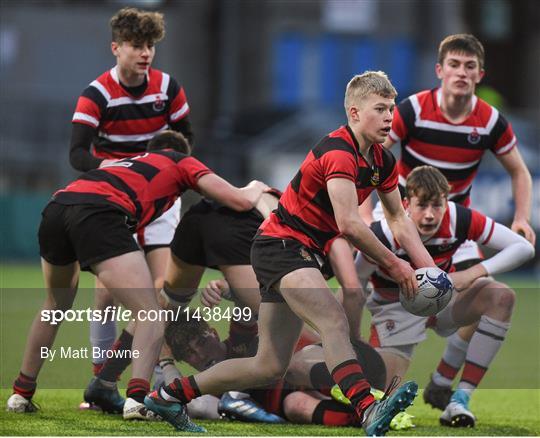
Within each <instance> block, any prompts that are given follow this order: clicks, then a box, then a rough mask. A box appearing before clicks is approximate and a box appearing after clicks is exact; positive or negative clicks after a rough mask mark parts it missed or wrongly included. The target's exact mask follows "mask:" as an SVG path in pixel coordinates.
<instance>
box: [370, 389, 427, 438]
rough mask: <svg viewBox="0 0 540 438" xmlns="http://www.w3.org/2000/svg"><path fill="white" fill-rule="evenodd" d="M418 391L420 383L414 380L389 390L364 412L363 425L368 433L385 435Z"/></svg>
mask: <svg viewBox="0 0 540 438" xmlns="http://www.w3.org/2000/svg"><path fill="white" fill-rule="evenodd" d="M417 392H418V385H417V384H416V383H415V382H412V381H410V382H406V383H404V384H403V385H401V386H400V387H399V388H398V389H396V390H395V391H394V392H393V393H391V394H389V391H388V390H387V394H386V395H385V397H383V398H382V399H381V400H377V401H375V402H374V403H373V404H371V405H370V406H369V407H368V408H367V409H366V411H365V412H364V418H363V421H362V427H363V428H364V430H365V432H366V435H368V436H384V435H385V434H386V432H388V429H389V428H390V422H391V421H392V419H393V418H394V417H395V416H396V415H397V414H398V413H399V412H403V411H404V410H405V409H407V407H409V406H410V405H411V404H412V402H413V401H414V398H415V397H416V393H417Z"/></svg>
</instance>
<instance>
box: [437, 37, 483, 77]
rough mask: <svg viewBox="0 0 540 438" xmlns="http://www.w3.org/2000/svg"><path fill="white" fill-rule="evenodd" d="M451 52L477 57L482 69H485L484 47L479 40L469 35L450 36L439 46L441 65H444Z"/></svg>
mask: <svg viewBox="0 0 540 438" xmlns="http://www.w3.org/2000/svg"><path fill="white" fill-rule="evenodd" d="M449 52H456V53H466V54H468V55H476V57H477V58H478V65H479V67H480V69H483V68H484V60H485V54H484V46H483V45H482V43H481V42H480V41H478V39H477V38H476V37H475V36H474V35H471V34H469V33H458V34H455V35H449V36H447V37H446V38H445V39H444V40H442V41H441V44H440V45H439V64H441V65H442V64H443V62H444V58H445V57H446V55H447V54H448V53H449Z"/></svg>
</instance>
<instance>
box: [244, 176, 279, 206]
mask: <svg viewBox="0 0 540 438" xmlns="http://www.w3.org/2000/svg"><path fill="white" fill-rule="evenodd" d="M240 190H241V191H242V192H244V196H245V197H246V198H247V199H248V200H249V202H251V205H253V206H254V207H255V205H256V204H257V202H259V198H260V197H261V195H262V194H263V193H264V192H266V191H268V190H271V187H269V186H267V185H266V184H265V183H263V182H261V181H257V180H253V181H251V182H250V183H249V184H248V185H247V186H245V187H242V188H241V189H240Z"/></svg>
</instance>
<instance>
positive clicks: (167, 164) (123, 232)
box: [7, 132, 267, 412]
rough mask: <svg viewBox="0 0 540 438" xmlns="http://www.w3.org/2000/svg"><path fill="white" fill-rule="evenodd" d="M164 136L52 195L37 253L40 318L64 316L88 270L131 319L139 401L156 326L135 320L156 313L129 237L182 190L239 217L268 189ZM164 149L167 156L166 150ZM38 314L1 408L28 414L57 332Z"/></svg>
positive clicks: (133, 391)
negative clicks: (235, 179)
mask: <svg viewBox="0 0 540 438" xmlns="http://www.w3.org/2000/svg"><path fill="white" fill-rule="evenodd" d="M159 135H160V136H169V141H168V142H167V146H168V148H167V149H165V150H159V151H152V152H148V153H145V154H143V155H140V156H137V157H133V158H127V159H123V160H120V161H118V162H115V163H112V164H111V165H109V166H106V167H103V168H100V169H96V170H92V171H90V172H87V173H85V174H83V175H82V176H80V177H79V178H78V179H77V180H76V181H74V182H72V183H71V184H69V185H68V186H67V187H66V188H65V189H62V190H59V191H57V192H56V193H55V194H54V195H53V198H52V200H51V201H50V202H49V204H48V205H47V206H46V207H45V209H44V211H43V218H42V221H41V224H40V228H39V244H40V254H41V257H42V267H43V275H44V280H45V285H46V289H47V297H46V299H45V302H44V304H43V307H42V311H49V312H51V311H56V310H59V311H65V310H67V309H70V308H71V306H72V304H73V300H74V299H75V295H76V292H77V284H78V279H79V269H83V270H89V271H91V272H93V273H94V275H96V276H97V277H98V278H99V279H100V281H101V282H102V283H103V284H104V285H105V286H106V287H107V289H109V290H110V291H114V295H115V298H116V299H117V300H118V301H119V302H121V303H122V304H123V305H124V306H125V307H126V308H127V309H129V310H130V311H131V312H132V316H133V317H134V318H135V319H136V320H137V325H136V328H135V332H134V337H133V350H134V351H135V350H137V351H138V353H139V354H138V355H137V357H135V355H134V360H133V369H132V378H131V380H130V381H129V383H128V388H127V396H128V398H131V399H133V400H135V401H137V400H139V401H142V398H144V396H145V395H146V393H147V392H148V389H149V386H150V384H149V379H150V376H151V373H152V369H153V367H154V365H155V363H156V360H157V358H158V354H159V350H160V347H161V343H162V339H163V330H164V323H163V322H159V321H158V322H150V321H148V320H147V319H146V318H144V319H143V318H140V315H139V311H145V312H147V311H151V310H153V311H158V310H159V305H158V302H157V298H156V293H155V289H154V284H153V281H152V278H151V275H150V272H149V269H148V265H147V264H146V261H145V259H144V255H143V253H142V251H141V250H140V248H139V247H138V246H137V243H136V242H135V241H134V239H133V232H134V231H137V229H139V228H141V227H144V226H145V225H147V224H148V223H150V222H151V221H152V220H153V219H155V218H156V217H159V215H160V214H161V213H162V212H163V211H164V210H166V209H167V208H169V207H170V206H171V205H172V203H173V202H174V201H175V200H176V199H177V198H178V197H179V196H180V195H181V194H182V193H183V192H184V191H186V190H188V189H193V190H196V191H198V192H200V193H202V194H204V195H206V196H208V197H210V198H212V199H216V200H219V201H220V202H221V203H223V204H224V205H227V206H229V207H230V208H233V209H236V210H238V211H247V210H250V209H251V208H253V205H255V204H256V203H257V201H258V200H259V198H260V196H261V194H262V192H263V190H266V189H267V186H266V185H264V184H262V183H260V182H258V181H253V182H252V183H250V184H249V185H248V186H246V187H244V188H242V189H238V188H236V187H234V186H232V185H230V184H229V183H228V182H227V181H225V180H223V179H222V178H220V177H219V176H217V175H215V174H214V173H213V172H212V171H211V170H210V169H208V168H207V167H206V166H205V165H204V164H202V163H201V162H200V161H198V160H196V159H195V158H192V157H190V156H189V155H186V152H188V151H189V148H188V144H187V142H186V140H185V138H184V137H183V136H182V135H181V134H180V133H176V132H165V133H163V134H159ZM158 144H160V145H163V143H162V142H158ZM169 148H170V149H169ZM41 314H42V312H38V314H37V316H36V318H35V319H34V322H33V324H32V326H31V329H30V333H29V335H28V341H27V344H26V349H25V353H24V358H23V363H22V366H21V370H20V374H19V376H18V378H17V379H16V380H15V382H14V385H13V395H12V396H11V397H10V398H9V400H8V403H7V408H8V410H9V411H14V412H30V411H33V410H35V407H34V405H33V404H32V402H31V399H32V396H33V395H34V392H35V389H36V379H37V376H38V374H39V371H40V369H41V367H42V365H43V362H44V360H45V359H44V358H43V357H42V356H41V351H42V350H41V349H42V348H43V347H47V348H50V347H51V346H52V344H53V342H54V339H55V337H56V333H57V330H58V325H54V324H51V323H49V322H46V321H44V320H42V318H41V317H40V315H41Z"/></svg>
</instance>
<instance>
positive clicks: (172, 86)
mask: <svg viewBox="0 0 540 438" xmlns="http://www.w3.org/2000/svg"><path fill="white" fill-rule="evenodd" d="M180 88H181V87H180V85H179V84H178V82H176V79H174V78H172V77H170V78H169V86H168V87H167V96H169V101H171V102H172V101H173V100H174V99H175V98H176V96H177V95H178V93H179V92H180Z"/></svg>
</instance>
